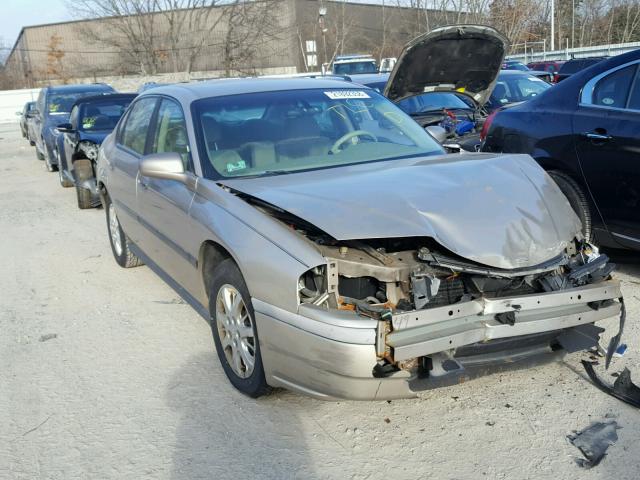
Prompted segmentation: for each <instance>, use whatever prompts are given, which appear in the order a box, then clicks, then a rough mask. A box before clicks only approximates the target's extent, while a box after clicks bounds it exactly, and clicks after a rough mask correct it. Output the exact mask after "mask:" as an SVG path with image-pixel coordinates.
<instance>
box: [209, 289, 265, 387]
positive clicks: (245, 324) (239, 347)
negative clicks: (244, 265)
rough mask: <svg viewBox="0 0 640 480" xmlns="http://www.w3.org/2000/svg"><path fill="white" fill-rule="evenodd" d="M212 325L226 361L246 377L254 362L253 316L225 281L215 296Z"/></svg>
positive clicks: (234, 290)
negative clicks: (213, 324) (213, 323)
mask: <svg viewBox="0 0 640 480" xmlns="http://www.w3.org/2000/svg"><path fill="white" fill-rule="evenodd" d="M216 328H217V329H218V336H219V338H220V344H221V345H222V349H223V350H224V354H225V356H226V358H227V363H228V364H229V366H230V367H231V369H232V370H233V372H234V373H235V374H236V375H237V376H238V377H240V378H248V377H250V376H251V374H252V373H253V369H254V366H255V363H256V339H255V336H254V331H253V320H252V318H251V315H250V314H249V310H248V309H247V306H246V304H245V303H244V300H243V298H242V295H241V294H240V292H239V291H238V289H237V288H235V287H234V286H233V285H229V284H225V285H223V286H222V287H220V290H218V295H217V297H216Z"/></svg>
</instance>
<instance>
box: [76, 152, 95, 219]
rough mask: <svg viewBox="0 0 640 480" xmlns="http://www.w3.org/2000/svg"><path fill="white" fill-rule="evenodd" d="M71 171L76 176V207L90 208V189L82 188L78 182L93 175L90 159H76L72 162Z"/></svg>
mask: <svg viewBox="0 0 640 480" xmlns="http://www.w3.org/2000/svg"><path fill="white" fill-rule="evenodd" d="M73 171H74V172H75V177H76V196H77V197H78V208H79V209H80V210H85V209H87V208H91V207H92V204H91V201H92V199H93V198H92V195H91V191H90V190H87V189H86V188H82V187H81V186H80V184H82V182H84V181H85V180H87V179H89V178H92V177H93V166H92V165H91V160H76V161H75V163H74V164H73Z"/></svg>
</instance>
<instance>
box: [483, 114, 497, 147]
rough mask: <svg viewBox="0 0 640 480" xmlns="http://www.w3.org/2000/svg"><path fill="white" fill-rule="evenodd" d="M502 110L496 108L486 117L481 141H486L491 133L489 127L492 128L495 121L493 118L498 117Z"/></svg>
mask: <svg viewBox="0 0 640 480" xmlns="http://www.w3.org/2000/svg"><path fill="white" fill-rule="evenodd" d="M499 111H500V110H494V111H493V112H491V114H490V115H489V116H488V117H487V118H486V119H485V121H484V124H483V125H482V130H480V141H484V139H485V138H487V134H488V133H489V129H490V128H491V124H492V123H493V119H494V118H495V117H496V115H497V114H498V112H499Z"/></svg>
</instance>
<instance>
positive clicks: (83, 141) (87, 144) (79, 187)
mask: <svg viewBox="0 0 640 480" xmlns="http://www.w3.org/2000/svg"><path fill="white" fill-rule="evenodd" d="M136 96H137V94H135V93H112V94H108V95H97V96H93V97H83V98H81V99H80V100H78V101H76V103H75V104H74V105H73V107H71V115H70V117H69V122H68V123H61V124H59V125H56V127H57V130H58V133H59V135H58V136H57V137H56V146H55V156H56V159H57V162H58V172H59V175H60V184H61V185H62V186H63V187H73V186H75V187H76V194H77V197H78V208H81V209H85V208H91V207H95V206H98V205H100V197H99V196H98V191H97V189H96V177H95V163H96V160H97V159H98V150H99V148H100V145H101V144H102V141H103V140H104V139H105V138H107V136H108V135H109V134H110V133H111V132H112V131H113V129H114V128H115V126H116V124H117V123H118V121H119V120H120V117H122V115H123V114H124V113H125V111H126V110H127V107H128V106H129V104H130V103H131V101H132V100H133V99H134V98H136Z"/></svg>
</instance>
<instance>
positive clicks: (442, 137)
mask: <svg viewBox="0 0 640 480" xmlns="http://www.w3.org/2000/svg"><path fill="white" fill-rule="evenodd" d="M425 130H426V131H427V133H429V134H430V135H431V136H432V137H433V138H434V139H435V140H436V142H438V143H440V144H442V143H444V142H446V141H447V131H446V130H445V129H444V128H442V127H438V126H437V125H429V126H428V127H427V128H425Z"/></svg>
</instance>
